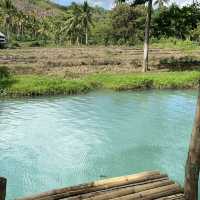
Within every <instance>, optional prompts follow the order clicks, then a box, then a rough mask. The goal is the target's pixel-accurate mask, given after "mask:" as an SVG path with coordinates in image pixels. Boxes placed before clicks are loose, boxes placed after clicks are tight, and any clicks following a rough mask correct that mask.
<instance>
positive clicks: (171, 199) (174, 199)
mask: <svg viewBox="0 0 200 200" xmlns="http://www.w3.org/2000/svg"><path fill="white" fill-rule="evenodd" d="M155 200H185V197H184V194H176V195H172V196H168V197H161V198H159V199H155Z"/></svg>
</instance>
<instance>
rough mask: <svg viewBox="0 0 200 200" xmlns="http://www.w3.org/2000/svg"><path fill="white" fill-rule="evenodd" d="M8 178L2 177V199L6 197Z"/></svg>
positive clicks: (0, 193) (0, 178)
mask: <svg viewBox="0 0 200 200" xmlns="http://www.w3.org/2000/svg"><path fill="white" fill-rule="evenodd" d="M6 183H7V180H6V178H3V177H0V200H5V199H6Z"/></svg>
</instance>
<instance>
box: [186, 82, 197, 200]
mask: <svg viewBox="0 0 200 200" xmlns="http://www.w3.org/2000/svg"><path fill="white" fill-rule="evenodd" d="M198 90H199V91H198V92H199V94H198V100H197V106H196V114H195V121H194V125H193V130H192V136H191V141H190V146H189V152H188V158H187V162H186V167H185V186H184V192H185V199H186V200H198V180H199V170H200V84H199V89H198Z"/></svg>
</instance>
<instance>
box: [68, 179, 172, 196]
mask: <svg viewBox="0 0 200 200" xmlns="http://www.w3.org/2000/svg"><path fill="white" fill-rule="evenodd" d="M160 181H169V178H168V177H167V176H166V177H163V178H158V179H154V180H149V181H144V182H139V183H135V184H130V185H125V186H120V187H116V188H111V189H109V190H101V191H96V192H90V193H86V194H80V195H77V196H72V197H68V198H67V200H78V199H87V198H92V197H95V196H101V195H104V194H106V193H112V192H113V191H120V190H123V189H126V188H132V187H136V186H143V185H145V184H149V183H151V184H152V183H156V182H160Z"/></svg>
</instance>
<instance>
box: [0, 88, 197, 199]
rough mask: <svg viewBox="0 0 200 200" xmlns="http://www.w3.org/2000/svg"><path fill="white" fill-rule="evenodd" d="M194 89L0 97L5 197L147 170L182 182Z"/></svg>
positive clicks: (0, 160) (1, 171)
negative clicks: (3, 98)
mask: <svg viewBox="0 0 200 200" xmlns="http://www.w3.org/2000/svg"><path fill="white" fill-rule="evenodd" d="M196 95H197V93H196V92H195V91H171V90H169V91H168V90H167V91H138V92H120V93H119V92H111V91H102V92H93V93H90V94H87V95H80V96H73V97H54V98H47V97H46V98H35V99H21V100H0V136H1V137H0V152H1V153H0V176H5V177H7V178H8V195H7V199H13V198H15V197H20V196H24V195H30V194H32V193H38V192H41V191H46V190H49V189H53V188H59V187H63V186H68V185H74V184H79V183H83V182H87V181H91V180H96V179H101V178H102V177H104V178H105V177H112V176H120V175H125V174H131V173H136V172H140V171H145V170H155V169H158V170H161V171H162V172H166V173H168V174H169V175H170V176H171V177H172V178H173V179H175V180H177V181H179V182H182V181H183V175H184V165H185V159H186V155H187V148H188V143H189V138H190V133H191V129H192V124H193V119H194V112H195V104H196Z"/></svg>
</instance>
